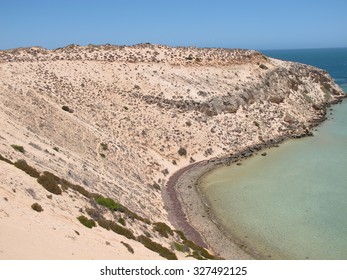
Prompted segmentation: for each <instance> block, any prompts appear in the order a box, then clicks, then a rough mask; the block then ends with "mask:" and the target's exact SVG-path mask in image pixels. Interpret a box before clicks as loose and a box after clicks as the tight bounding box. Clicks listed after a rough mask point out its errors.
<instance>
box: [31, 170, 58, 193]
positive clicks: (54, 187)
mask: <svg viewBox="0 0 347 280" xmlns="http://www.w3.org/2000/svg"><path fill="white" fill-rule="evenodd" d="M37 182H39V184H41V185H42V186H43V187H44V188H45V189H46V190H47V191H49V192H50V193H53V194H56V195H60V194H62V190H61V188H60V187H59V186H58V182H59V178H58V177H57V176H55V175H54V174H52V173H50V172H48V171H45V172H43V174H42V175H40V177H38V178H37Z"/></svg>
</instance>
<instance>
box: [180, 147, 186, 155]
mask: <svg viewBox="0 0 347 280" xmlns="http://www.w3.org/2000/svg"><path fill="white" fill-rule="evenodd" d="M178 154H179V155H180V156H182V157H183V156H184V157H185V156H187V150H186V149H185V148H183V147H181V148H179V150H178Z"/></svg>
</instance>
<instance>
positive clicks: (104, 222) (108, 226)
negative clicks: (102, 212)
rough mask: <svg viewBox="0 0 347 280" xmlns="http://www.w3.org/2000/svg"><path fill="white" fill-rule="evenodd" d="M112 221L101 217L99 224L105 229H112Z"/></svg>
mask: <svg viewBox="0 0 347 280" xmlns="http://www.w3.org/2000/svg"><path fill="white" fill-rule="evenodd" d="M111 222H112V221H110V220H106V219H105V218H101V219H99V220H98V224H99V226H101V227H102V228H104V229H107V230H110V229H111Z"/></svg>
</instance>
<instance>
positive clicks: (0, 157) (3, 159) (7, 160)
mask: <svg viewBox="0 0 347 280" xmlns="http://www.w3.org/2000/svg"><path fill="white" fill-rule="evenodd" d="M0 160H2V161H4V162H7V163H9V164H13V162H12V161H10V160H9V159H7V158H5V157H3V156H2V155H0Z"/></svg>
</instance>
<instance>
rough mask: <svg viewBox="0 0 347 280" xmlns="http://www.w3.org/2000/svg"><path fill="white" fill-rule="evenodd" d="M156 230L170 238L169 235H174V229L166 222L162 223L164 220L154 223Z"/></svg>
mask: <svg viewBox="0 0 347 280" xmlns="http://www.w3.org/2000/svg"><path fill="white" fill-rule="evenodd" d="M153 225H154V227H153V228H154V230H155V231H157V232H159V234H160V235H161V236H163V237H166V238H168V237H169V235H171V236H172V235H173V231H172V229H171V228H170V227H169V226H168V225H167V224H165V223H162V222H157V223H154V224H153Z"/></svg>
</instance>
